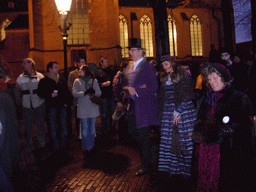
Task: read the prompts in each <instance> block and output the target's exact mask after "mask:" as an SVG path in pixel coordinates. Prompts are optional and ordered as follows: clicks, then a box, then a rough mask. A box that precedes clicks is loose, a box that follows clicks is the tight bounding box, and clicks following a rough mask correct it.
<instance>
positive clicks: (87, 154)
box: [83, 150, 91, 168]
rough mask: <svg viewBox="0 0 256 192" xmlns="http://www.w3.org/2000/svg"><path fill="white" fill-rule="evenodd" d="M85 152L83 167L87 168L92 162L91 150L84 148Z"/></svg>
mask: <svg viewBox="0 0 256 192" xmlns="http://www.w3.org/2000/svg"><path fill="white" fill-rule="evenodd" d="M83 154H84V158H83V160H84V165H83V167H84V168H87V167H89V166H90V163H91V152H90V151H88V150H84V151H83Z"/></svg>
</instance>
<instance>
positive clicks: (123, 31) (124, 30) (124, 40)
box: [119, 15, 129, 57]
mask: <svg viewBox="0 0 256 192" xmlns="http://www.w3.org/2000/svg"><path fill="white" fill-rule="evenodd" d="M119 29H120V46H121V47H122V57H129V49H128V48H127V47H128V46H129V41H128V25H127V20H126V19H125V18H124V16H123V15H120V16H119Z"/></svg>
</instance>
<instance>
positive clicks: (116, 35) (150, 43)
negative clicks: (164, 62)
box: [0, 0, 235, 71]
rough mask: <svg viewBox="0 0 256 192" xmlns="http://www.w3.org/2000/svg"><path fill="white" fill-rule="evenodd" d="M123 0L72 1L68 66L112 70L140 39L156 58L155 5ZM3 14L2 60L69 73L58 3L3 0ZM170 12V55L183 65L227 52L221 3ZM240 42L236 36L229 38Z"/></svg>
mask: <svg viewBox="0 0 256 192" xmlns="http://www.w3.org/2000/svg"><path fill="white" fill-rule="evenodd" d="M125 2H127V1H121V0H72V4H71V9H70V12H69V14H68V17H67V25H68V23H70V24H71V26H70V28H69V30H68V31H67V33H68V37H67V66H68V68H70V67H74V66H75V65H76V64H75V63H76V59H77V58H78V57H79V56H83V57H85V59H86V62H87V63H96V64H97V65H98V63H99V58H100V57H102V56H103V57H107V58H108V60H109V63H110V64H111V65H118V64H120V63H121V61H122V59H124V58H129V50H128V48H127V47H128V44H129V39H131V38H140V39H141V40H142V47H143V48H145V49H146V57H148V58H149V59H154V58H156V49H157V46H156V32H155V20H154V11H153V8H152V6H151V5H150V3H147V4H145V5H139V6H138V5H136V6H132V5H128V4H127V3H125ZM2 3H5V4H4V5H5V6H4V7H3V6H1V7H2V8H0V9H1V13H0V25H1V32H0V33H1V35H0V42H1V43H0V55H2V56H3V57H4V59H5V60H6V61H7V62H9V63H20V62H22V60H23V59H24V58H26V57H30V58H32V59H34V60H35V62H36V69H37V70H41V71H44V70H45V69H46V65H47V63H48V62H49V61H57V62H58V63H59V66H60V69H63V68H64V54H63V49H64V48H63V40H62V32H61V31H60V29H59V26H61V24H62V23H61V18H60V16H59V13H58V10H57V7H56V4H55V1H54V0H3V2H2ZM179 5H180V6H178V7H176V8H167V18H166V20H167V24H168V33H169V39H168V40H169V47H170V55H175V56H177V58H178V59H180V60H185V59H186V60H187V59H191V60H193V59H198V60H202V61H205V60H207V59H208V57H209V52H210V49H211V45H215V47H216V49H219V48H220V47H223V46H224V38H225V37H224V27H223V16H222V12H221V1H213V0H184V1H181V4H179ZM230 35H231V36H232V37H233V38H235V35H234V33H233V34H230Z"/></svg>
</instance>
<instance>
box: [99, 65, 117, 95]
mask: <svg viewBox="0 0 256 192" xmlns="http://www.w3.org/2000/svg"><path fill="white" fill-rule="evenodd" d="M94 75H95V77H96V79H97V80H98V83H99V86H100V89H101V93H102V94H101V98H112V96H113V92H112V89H113V88H112V81H113V78H114V75H115V74H114V71H113V70H112V69H111V68H110V67H107V68H105V69H103V68H100V69H98V70H97V71H96V72H95V74H94ZM106 81H110V85H109V86H108V87H103V86H102V83H104V82H106Z"/></svg>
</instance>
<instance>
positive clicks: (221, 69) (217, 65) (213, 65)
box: [202, 63, 233, 83]
mask: <svg viewBox="0 0 256 192" xmlns="http://www.w3.org/2000/svg"><path fill="white" fill-rule="evenodd" d="M204 68H208V73H211V72H213V71H212V69H213V68H214V69H215V70H217V71H218V72H219V73H220V76H221V78H223V80H224V82H223V83H230V82H231V81H232V80H233V77H232V76H231V75H230V72H229V70H228V69H227V68H226V67H225V66H224V65H222V64H220V63H203V66H202V70H204Z"/></svg>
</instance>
